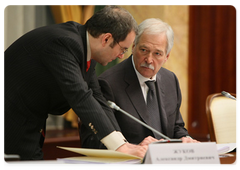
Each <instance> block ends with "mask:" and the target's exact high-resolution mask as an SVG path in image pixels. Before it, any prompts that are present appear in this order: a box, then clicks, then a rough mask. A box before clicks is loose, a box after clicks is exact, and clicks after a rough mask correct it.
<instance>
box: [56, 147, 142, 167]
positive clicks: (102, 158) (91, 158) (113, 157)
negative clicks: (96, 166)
mask: <svg viewBox="0 0 240 170" xmlns="http://www.w3.org/2000/svg"><path fill="white" fill-rule="evenodd" d="M57 147H58V148H60V149H64V150H68V151H71V152H75V153H79V154H81V155H84V156H79V157H68V158H58V160H59V161H64V162H66V163H141V162H142V158H140V157H137V156H134V155H129V154H125V153H121V152H118V151H113V150H107V149H87V148H72V147H60V146H57Z"/></svg>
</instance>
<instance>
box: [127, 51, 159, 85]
mask: <svg viewBox="0 0 240 170" xmlns="http://www.w3.org/2000/svg"><path fill="white" fill-rule="evenodd" d="M132 64H133V68H134V70H135V72H136V74H137V77H138V81H139V83H140V85H143V84H145V82H146V81H156V74H155V75H154V76H153V77H152V79H150V78H146V77H144V76H142V75H141V74H140V73H139V72H138V71H137V69H136V67H135V63H134V60H133V55H132Z"/></svg>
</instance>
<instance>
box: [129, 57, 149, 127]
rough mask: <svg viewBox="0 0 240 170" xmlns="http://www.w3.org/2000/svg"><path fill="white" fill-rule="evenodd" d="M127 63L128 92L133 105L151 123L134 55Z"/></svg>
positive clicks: (144, 119) (143, 118) (145, 120)
mask: <svg viewBox="0 0 240 170" xmlns="http://www.w3.org/2000/svg"><path fill="white" fill-rule="evenodd" d="M127 60H128V61H127V64H126V67H125V69H124V70H125V73H124V74H125V81H126V82H127V84H128V86H127V87H126V93H127V95H128V97H129V99H130V101H131V102H132V104H133V106H134V107H135V109H136V110H137V113H138V114H139V116H140V117H141V118H142V120H143V121H144V122H146V123H147V124H149V123H150V122H149V120H150V119H149V115H148V114H147V107H146V103H145V100H144V98H143V94H142V90H141V87H140V84H139V81H138V78H137V75H136V72H135V70H134V68H133V66H132V56H130V57H129V58H128V59H127Z"/></svg>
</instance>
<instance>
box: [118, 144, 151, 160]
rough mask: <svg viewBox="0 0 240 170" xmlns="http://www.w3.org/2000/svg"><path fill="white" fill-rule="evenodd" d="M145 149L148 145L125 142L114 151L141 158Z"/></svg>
mask: <svg viewBox="0 0 240 170" xmlns="http://www.w3.org/2000/svg"><path fill="white" fill-rule="evenodd" d="M147 149H148V145H144V146H139V145H134V144H131V143H125V144H123V145H122V146H120V147H119V148H118V149H117V150H116V151H119V152H123V153H127V154H130V155H134V156H138V157H140V158H143V157H144V155H145V154H146V152H147Z"/></svg>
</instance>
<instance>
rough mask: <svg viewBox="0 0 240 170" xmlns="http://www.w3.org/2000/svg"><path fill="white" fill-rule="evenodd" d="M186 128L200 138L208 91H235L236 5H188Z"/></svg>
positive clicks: (204, 131) (204, 126)
mask: <svg viewBox="0 0 240 170" xmlns="http://www.w3.org/2000/svg"><path fill="white" fill-rule="evenodd" d="M189 16H190V18H189V86H188V87H189V92H188V94H189V97H188V98H189V104H188V106H189V107H188V122H189V123H188V124H189V126H188V131H189V134H190V135H193V137H196V138H198V139H200V137H201V136H202V137H206V136H207V134H208V133H209V132H208V126H207V117H206V111H205V102H206V98H207V96H208V95H210V94H212V93H220V92H221V91H228V92H230V93H236V9H235V8H234V7H233V6H190V13H189Z"/></svg>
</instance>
